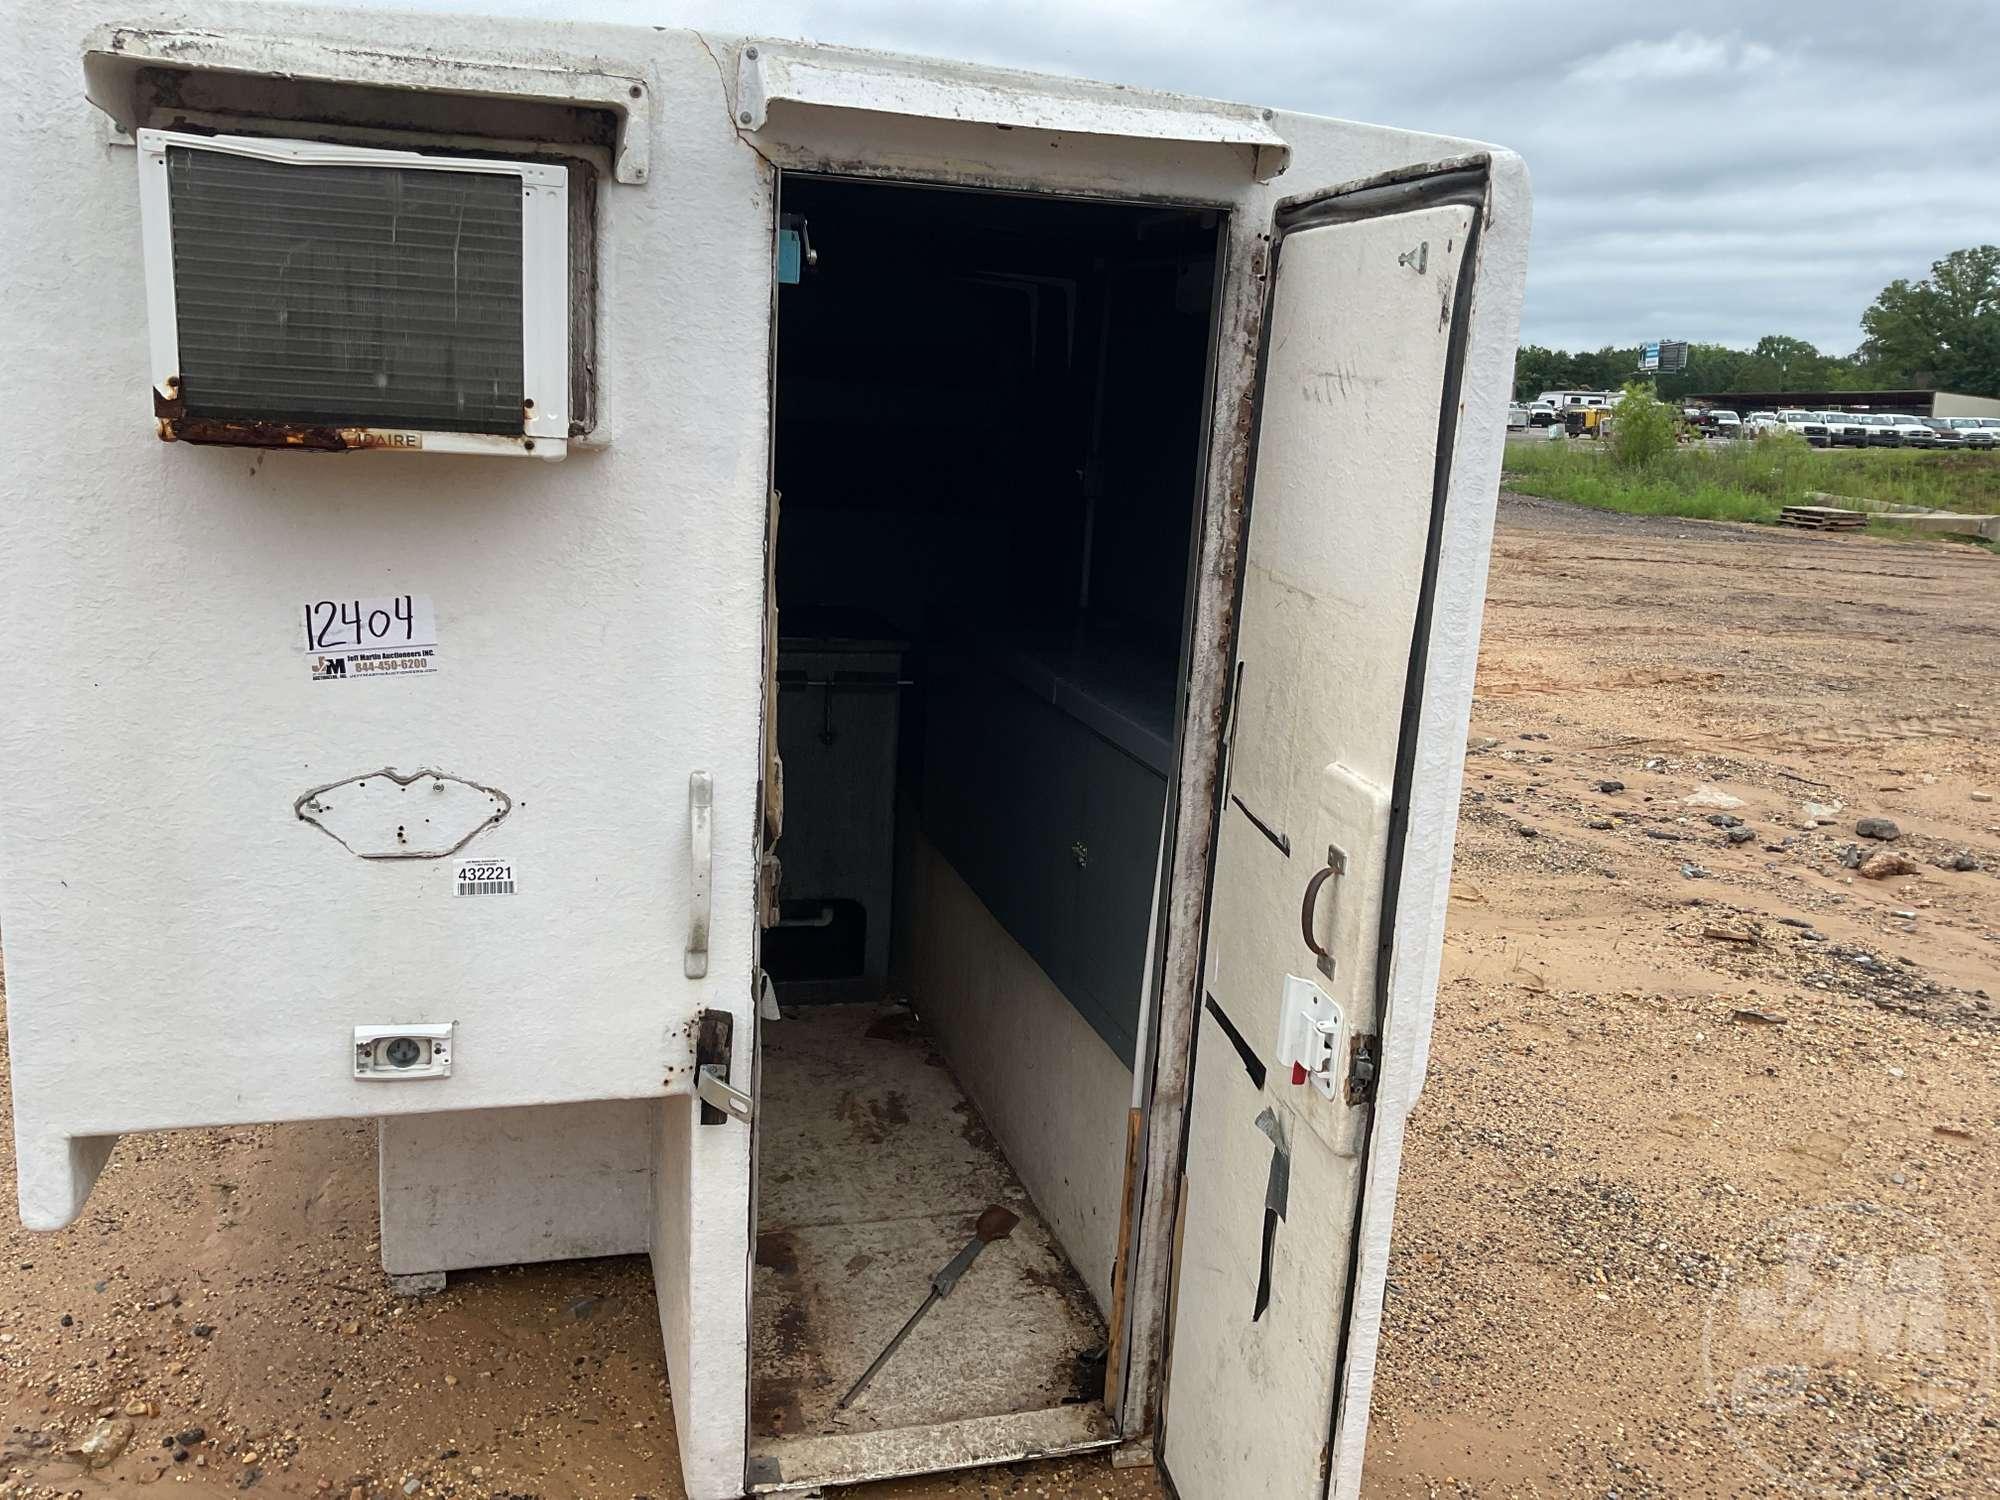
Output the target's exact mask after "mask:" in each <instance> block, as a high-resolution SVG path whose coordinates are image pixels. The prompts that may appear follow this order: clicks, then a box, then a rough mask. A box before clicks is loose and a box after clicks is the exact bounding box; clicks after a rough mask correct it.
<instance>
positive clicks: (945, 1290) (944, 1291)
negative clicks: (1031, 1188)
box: [833, 1203, 1021, 1411]
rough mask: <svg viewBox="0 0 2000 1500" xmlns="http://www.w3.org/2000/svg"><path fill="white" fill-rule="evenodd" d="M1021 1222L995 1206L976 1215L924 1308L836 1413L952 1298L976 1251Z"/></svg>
mask: <svg viewBox="0 0 2000 1500" xmlns="http://www.w3.org/2000/svg"><path fill="white" fill-rule="evenodd" d="M1020 1222H1021V1216H1020V1215H1019V1214H1017V1213H1015V1212H1014V1211H1013V1210H1012V1209H1008V1208H1002V1207H1001V1206H1000V1205H999V1204H997V1203H996V1204H994V1205H993V1206H992V1207H991V1208H989V1209H987V1210H986V1212H985V1213H983V1214H981V1215H980V1216H979V1223H978V1224H977V1226H975V1229H974V1233H973V1236H972V1238H971V1239H970V1240H968V1241H966V1244H965V1248H964V1249H962V1250H960V1251H959V1252H958V1254H956V1255H954V1256H953V1257H952V1258H951V1259H950V1260H948V1261H946V1262H945V1263H944V1264H943V1265H942V1266H940V1267H939V1268H938V1272H937V1274H936V1275H935V1276H933V1277H931V1292H930V1295H929V1296H928V1297H926V1298H924V1302H923V1306H921V1307H919V1308H918V1309H917V1310H916V1311H915V1312H913V1313H911V1314H910V1318H909V1321H908V1322H906V1323H905V1324H903V1326H902V1327H901V1328H899V1329H897V1330H896V1336H895V1337H894V1338H892V1339H890V1340H889V1347H888V1348H886V1349H884V1350H883V1351H882V1352H881V1353H880V1354H878V1355H876V1356H875V1363H873V1364H872V1365H870V1366H869V1367H868V1368H867V1369H865V1370H863V1371H862V1372H861V1378H860V1379H859V1380H857V1381H855V1382H854V1385H853V1387H852V1388H851V1389H850V1390H849V1391H848V1393H847V1394H846V1395H845V1396H842V1397H841V1398H840V1399H839V1400H838V1401H836V1402H834V1404H833V1409H834V1410H835V1411H845V1410H847V1408H848V1407H850V1406H852V1405H853V1404H854V1399H855V1398H856V1397H857V1396H859V1395H860V1394H861V1393H862V1392H863V1391H865V1390H867V1389H868V1382H869V1381H871V1380H873V1379H874V1378H875V1376H876V1375H877V1373H879V1372H880V1370H881V1368H882V1366H884V1365H886V1364H887V1363H889V1356H890V1355H892V1354H894V1353H895V1352H896V1351H897V1350H898V1349H900V1348H901V1347H902V1346H903V1340H904V1339H906V1338H908V1337H909V1336H910V1330H911V1329H912V1328H915V1327H916V1326H917V1324H918V1323H920V1322H922V1321H923V1316H924V1314H925V1313H927V1312H929V1311H930V1310H931V1309H932V1308H933V1307H935V1306H937V1304H938V1303H939V1302H941V1301H943V1300H944V1299H945V1298H946V1297H949V1296H950V1295H951V1290H952V1288H953V1287H955V1286H957V1285H958V1278H959V1277H961V1276H963V1275H964V1274H965V1273H966V1272H967V1271H969V1270H971V1269H972V1263H973V1262H974V1261H975V1260H977V1259H979V1252H980V1251H981V1250H984V1249H985V1248H986V1247H987V1246H988V1245H990V1244H992V1243H993V1242H994V1241H995V1240H1004V1239H1006V1238H1007V1236H1008V1235H1010V1234H1012V1233H1013V1232H1014V1226H1015V1225H1016V1224H1018V1223H1020Z"/></svg>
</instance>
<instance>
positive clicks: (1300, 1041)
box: [1278, 974, 1347, 1099]
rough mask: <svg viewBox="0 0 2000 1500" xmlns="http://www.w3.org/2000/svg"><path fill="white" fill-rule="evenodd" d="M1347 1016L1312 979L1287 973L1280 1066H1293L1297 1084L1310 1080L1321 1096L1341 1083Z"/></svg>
mask: <svg viewBox="0 0 2000 1500" xmlns="http://www.w3.org/2000/svg"><path fill="white" fill-rule="evenodd" d="M1346 1033H1347V1018H1346V1017H1345V1016H1343V1015H1342V1014H1341V1010H1340V1006H1339V1004H1338V1003H1337V1002H1336V1001H1335V1000H1334V998H1333V997H1332V996H1331V995H1329V994H1327V992H1326V991H1325V990H1323V989H1321V988H1320V987H1319V986H1318V985H1316V984H1314V983H1313V982H1312V981H1311V980H1310V979H1301V978H1299V976H1298V975H1296V974H1288V975H1286V976H1285V1001H1284V1006H1283V1008H1282V1009H1281V1011H1280V1013H1279V1020H1278V1065H1279V1066H1280V1067H1285V1068H1290V1069H1291V1072H1292V1077H1291V1081H1292V1082H1293V1083H1294V1084H1302V1083H1310V1084H1311V1085H1312V1086H1313V1088H1314V1089H1315V1090H1317V1091H1318V1093H1319V1096H1320V1097H1321V1098H1322V1099H1331V1098H1333V1097H1334V1094H1335V1092H1336V1090H1337V1089H1338V1088H1339V1085H1340V1057H1341V1054H1342V1052H1343V1051H1344V1050H1345V1045H1346V1041H1347V1035H1346Z"/></svg>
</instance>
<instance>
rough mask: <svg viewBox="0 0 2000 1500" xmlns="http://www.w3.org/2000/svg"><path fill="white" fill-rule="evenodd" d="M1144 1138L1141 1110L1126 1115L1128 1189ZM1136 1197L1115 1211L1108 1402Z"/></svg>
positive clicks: (1119, 1344)
mask: <svg viewBox="0 0 2000 1500" xmlns="http://www.w3.org/2000/svg"><path fill="white" fill-rule="evenodd" d="M1145 1139H1146V1113H1145V1111H1144V1110H1140V1109H1130V1110H1127V1111H1126V1112H1125V1182H1126V1183H1127V1184H1128V1186H1129V1185H1130V1184H1131V1183H1133V1182H1135V1181H1136V1180H1137V1178H1138V1175H1139V1157H1140V1151H1141V1148H1142V1146H1143V1145H1144V1142H1145ZM1136 1196H1137V1195H1136V1194H1134V1193H1132V1192H1130V1191H1127V1192H1126V1193H1125V1194H1124V1195H1123V1199H1122V1201H1121V1202H1120V1204H1119V1209H1118V1249H1117V1252H1116V1254H1115V1255H1114V1256H1113V1257H1112V1261H1111V1316H1110V1318H1109V1319H1107V1320H1106V1321H1107V1322H1108V1324H1109V1328H1110V1331H1109V1333H1108V1335H1107V1337H1106V1339H1105V1350H1106V1355H1105V1360H1106V1363H1105V1368H1104V1394H1105V1399H1106V1400H1110V1399H1111V1398H1112V1397H1113V1396H1114V1395H1115V1394H1116V1393H1117V1392H1118V1391H1119V1388H1120V1387H1121V1386H1123V1385H1124V1383H1125V1345H1126V1337H1125V1336H1126V1333H1127V1331H1128V1330H1127V1328H1126V1317H1127V1315H1128V1313H1129V1312H1130V1309H1131V1291H1132V1221H1133V1210H1134V1208H1135V1206H1136V1205H1135V1204H1134V1202H1133V1200H1134V1198H1135V1197H1136Z"/></svg>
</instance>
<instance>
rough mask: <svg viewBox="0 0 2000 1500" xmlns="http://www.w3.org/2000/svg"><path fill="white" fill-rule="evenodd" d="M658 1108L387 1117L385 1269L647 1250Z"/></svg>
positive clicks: (381, 1147)
mask: <svg viewBox="0 0 2000 1500" xmlns="http://www.w3.org/2000/svg"><path fill="white" fill-rule="evenodd" d="M659 1108H660V1105H659V1103H658V1102H657V1101H654V1100H649V1099H612V1100H606V1101H602V1102H598V1103H592V1104H547V1105H541V1106H539V1107H535V1108H530V1109H481V1110H473V1111H471V1112H469V1113H465V1114H438V1115H394V1116H391V1117H390V1118H388V1119H386V1120H384V1121H383V1122H382V1126H381V1134H380V1136H379V1138H378V1140H377V1143H376V1144H377V1160H378V1171H377V1178H376V1180H377V1190H378V1193H379V1196H380V1200H381V1210H382V1268H383V1269H384V1270H385V1271H387V1272H388V1273H389V1274H390V1275H392V1276H408V1275H412V1274H415V1273H418V1272H422V1271H457V1270H462V1269H465V1268H466V1267H469V1266H510V1265H519V1264H522V1263H525V1262H531V1261H542V1260H577V1259H581V1258H583V1257H586V1256H593V1255H638V1254H641V1253H643V1252H645V1251H646V1250H648V1249H650V1248H651V1244H652V1233H653V1153H652V1130H653V1126H654V1113H655V1111H657V1110H658V1109H659Z"/></svg>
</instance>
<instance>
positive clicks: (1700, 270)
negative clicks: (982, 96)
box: [377, 0, 2000, 351]
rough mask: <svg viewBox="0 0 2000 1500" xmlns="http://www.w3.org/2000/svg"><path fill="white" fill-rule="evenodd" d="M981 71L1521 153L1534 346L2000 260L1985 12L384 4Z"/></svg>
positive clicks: (1743, 317)
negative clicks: (922, 60) (1951, 259)
mask: <svg viewBox="0 0 2000 1500" xmlns="http://www.w3.org/2000/svg"><path fill="white" fill-rule="evenodd" d="M377 3H395V4H397V5H398V7H399V8H405V9H407V8H409V6H411V5H412V4H415V5H418V6H421V7H424V8H429V9H433V10H464V9H482V10H492V11H496V12H500V13H506V14H513V15H538V16H548V17H561V18H569V19H581V18H585V17H588V18H592V19H601V20H611V21H631V22H638V23H644V24H657V25H681V26H708V27H714V28H716V29H718V30H722V31H725V32H737V33H748V34H754V35H764V36H810V37H814V38H817V39H819V40H823V41H829V42H844V43H849V44H852V45H856V46H870V47H886V48H890V49H894V50H900V51H908V52H917V53H929V54H934V55H941V56H946V57H962V58H969V59H973V60H976V61H981V62H990V63H997V64H1003V65H1007V66H1012V67H1022V68H1037V69H1044V70H1048V71H1053V72H1061V73H1071V74H1080V75H1083V76H1086V77H1093V78H1102V79H1109V80H1112V81H1115V82H1120V83H1131V84H1139V85H1148V86H1152V87H1156V88H1166V89H1176V90H1180V91H1183V92H1187V93H1194V94H1206V95H1212V96H1214V97H1216V98H1222V99H1236V100H1242V101H1245V102H1250V103H1257V104H1267V105H1273V106H1276V107H1279V108H1283V109H1294V110H1304V111H1310V112H1313V113H1317V114H1327V115H1338V116H1342V117H1345V118H1347V119H1356V120H1370V121H1375V122H1378V123H1381V124H1385V125H1400V126H1407V127H1411V128H1415V129H1420V130H1434V131H1440V132H1444V133H1447V134H1455V135H1465V136H1470V137H1472V138H1474V139H1477V140H1487V141H1496V142H1499V143H1500V144H1502V145H1506V146H1511V147H1513V148H1514V149H1515V150H1517V151H1519V152H1520V153H1521V154H1522V155H1523V156H1524V157H1526V158H1527V161H1528V165H1529V168H1530V169H1531V171H1532V172H1533V174H1534V182H1535V240H1534V246H1533V250H1532V254H1531V256H1530V260H1529V271H1528V303H1527V313H1526V327H1525V329H1524V337H1526V338H1529V339H1531V340H1533V341H1535V342H1539V343H1547V344H1561V345H1567V346H1571V347H1575V346H1578V345H1581V346H1585V347H1590V348H1595V347H1598V346H1599V345H1603V344H1632V343H1638V342H1641V341H1642V340H1645V339H1649V338H1661V337H1671V338H1689V339H1701V340H1715V341H1720V342H1726V343H1738V344H1749V343H1753V342H1755V340H1756V339H1757V338H1758V337H1759V336H1760V335H1763V334H1766V333H1788V334H1794V335H1796V336H1798V337H1801V338H1805V339H1810V340H1811V341H1812V342H1814V343H1816V344H1818V345H1819V346H1820V347H1822V348H1824V349H1828V350H1834V351H1845V350H1849V349H1852V348H1853V347H1854V345H1855V344H1856V343H1857V342H1859V340H1860V336H1861V333H1860V317H1861V312H1862V309H1863V308H1865V307H1866V306H1867V305H1868V303H1869V302H1870V301H1871V300H1872V299H1873V297H1874V295H1875V293H1876V292H1877V291H1879V290H1880V289H1881V288H1882V287H1883V286H1884V285H1886V284H1887V283H1888V282H1889V281H1890V280H1892V279H1894V278H1895V277H1898V276H1908V277H1917V276H1922V275H1924V274H1925V272H1926V271H1927V270H1928V269H1929V267H1930V264H1931V262H1932V261H1934V260H1937V259H1939V258H1940V257H1942V256H1944V255H1945V254H1947V253H1948V252H1950V251H1951V250H1954V249H1957V248H1960V247H1962V246H1966V245H1975V244H1980V243H1989V242H1993V241H1996V240H2000V171H1996V170H1995V165H1996V161H1995V153H1994V151H1993V150H1992V143H1993V142H1995V141H2000V82H1996V77H2000V75H1996V71H1995V70H1996V67H2000V3H1992V0H1930V3H1928V4H1925V5H1922V6H1897V7H1894V8H1893V11H1891V10H1889V9H1885V7H1884V6H1883V5H1882V4H1881V3H1880V0H1820V3H1818V4H1815V5H1813V6H1811V7H1809V8H1800V7H1796V6H1783V7H1780V6H1746V5H1743V4H1741V3H1739V0H1678V3H1676V4H1674V5H1672V6H1637V5H1617V6H1611V5H1597V6H1557V7H1553V8H1552V7H1548V6H1536V5H1527V4H1511V5H1500V4H1493V3H1491V0H1402V3H1399V4H1393V5H1373V6H1357V5H1328V4H1326V3H1325V0H1235V3H1233V4H1230V5H1217V4H1215V3H1213V0H1014V3H1010V4H1007V5H995V4H992V3H991V0H377Z"/></svg>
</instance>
